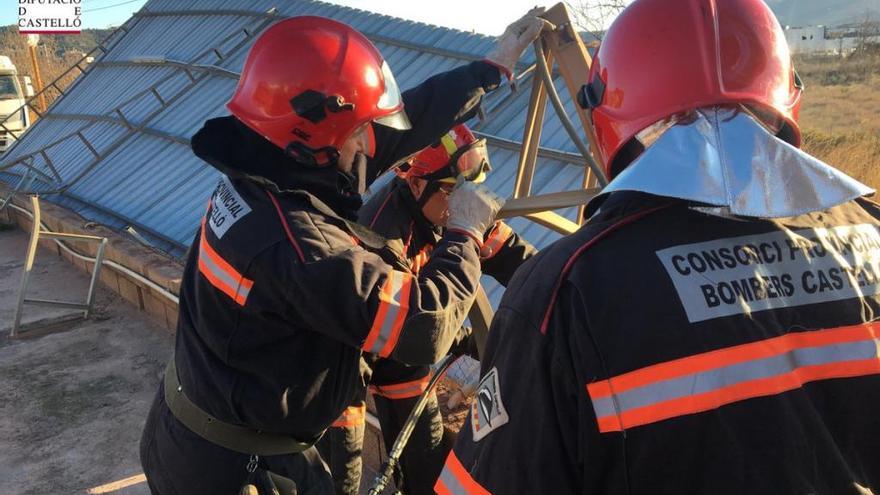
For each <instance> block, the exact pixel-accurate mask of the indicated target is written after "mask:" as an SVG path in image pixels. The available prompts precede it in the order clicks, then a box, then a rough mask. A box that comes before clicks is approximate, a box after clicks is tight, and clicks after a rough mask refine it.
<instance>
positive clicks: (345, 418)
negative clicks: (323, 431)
mask: <svg viewBox="0 0 880 495" xmlns="http://www.w3.org/2000/svg"><path fill="white" fill-rule="evenodd" d="M366 414H367V405H366V404H361V405H359V406H350V407H346V408H345V410H344V411H342V414H341V415H340V416H339V419H337V420H336V421H334V422H333V423H331V424H330V426H332V427H334V428H344V427H349V426H361V425H363V424H364V423H365V419H366Z"/></svg>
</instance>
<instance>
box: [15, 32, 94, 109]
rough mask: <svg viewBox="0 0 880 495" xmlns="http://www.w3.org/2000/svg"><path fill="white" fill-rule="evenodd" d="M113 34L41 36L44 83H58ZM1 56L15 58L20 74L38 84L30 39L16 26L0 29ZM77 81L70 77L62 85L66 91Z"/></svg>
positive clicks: (39, 57) (50, 96)
mask: <svg viewBox="0 0 880 495" xmlns="http://www.w3.org/2000/svg"><path fill="white" fill-rule="evenodd" d="M110 33H111V30H109V29H86V30H84V31H83V32H82V33H81V34H79V35H66V36H55V35H52V36H41V37H40V42H39V44H38V45H37V60H38V61H39V63H40V73H41V75H42V76H43V83H44V84H46V85H48V84H49V83H50V82H52V81H53V80H55V79H56V78H57V77H58V76H60V75H61V74H62V73H63V72H64V71H65V70H67V69H68V68H69V67H70V66H72V65H73V64H75V63H76V62H77V61H78V60H79V59H80V58H82V56H83V54H84V53H88V52H89V51H90V50H91V49H93V48H94V47H95V46H97V45H98V43H100V41H101V40H102V39H104V38H105V37H106V36H107V35H109V34H110ZM0 55H6V56H8V57H9V58H11V59H12V63H14V64H15V66H16V67H17V68H18V72H19V74H21V75H23V76H30V77H31V80H35V79H34V75H33V66H32V64H31V59H30V55H29V54H28V47H27V38H26V37H25V36H22V35H20V34H18V28H17V27H16V26H14V25H10V26H0ZM76 74H78V72H77V73H76ZM74 78H75V77H73V76H72V77H67V78H65V79H64V80H62V81H60V84H59V85H60V86H62V87H66V86H67V85H68V84H70V83H71V82H72V81H73V79H74ZM55 93H56V92H55V91H54V90H50V92H49V94H48V101H47V103H48V104H51V102H52V100H53V99H54V98H55V97H56V96H57V94H55Z"/></svg>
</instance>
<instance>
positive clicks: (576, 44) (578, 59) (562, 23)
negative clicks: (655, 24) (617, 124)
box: [508, 3, 604, 234]
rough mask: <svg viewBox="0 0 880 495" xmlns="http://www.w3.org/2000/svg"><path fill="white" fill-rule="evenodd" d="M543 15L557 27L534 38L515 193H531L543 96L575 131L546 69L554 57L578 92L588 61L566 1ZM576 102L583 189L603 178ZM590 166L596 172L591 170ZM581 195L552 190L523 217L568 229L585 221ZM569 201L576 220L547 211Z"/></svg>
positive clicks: (563, 230)
mask: <svg viewBox="0 0 880 495" xmlns="http://www.w3.org/2000/svg"><path fill="white" fill-rule="evenodd" d="M542 17H544V18H545V19H547V20H548V21H550V22H551V23H553V24H554V25H555V26H556V29H554V30H552V31H549V32H544V33H542V34H541V36H540V38H539V39H538V40H537V41H536V42H535V52H536V53H535V60H536V64H537V66H538V67H537V69H536V72H537V73H538V74H537V75H536V77H533V79H532V93H531V98H530V100H529V108H528V111H527V113H526V127H525V129H524V131H523V142H522V151H521V154H520V161H519V167H518V170H517V177H516V183H515V186H514V192H513V197H514V199H519V198H526V197H530V192H531V184H532V179H533V177H534V173H535V166H536V162H537V157H538V156H539V145H538V142H539V141H540V138H541V127H542V124H543V117H544V110H545V108H546V106H547V100H548V96H549V97H550V99H551V100H552V103H553V106H554V110H555V111H556V112H557V114H558V115H559V118H560V119H561V120H562V121H563V124H564V125H565V127H566V131H567V132H568V133H569V134H571V137H572V139H575V138H577V137H578V136H577V133H576V132H575V130H574V128H573V126H572V125H571V121H570V120H569V119H568V115H567V114H565V109H564V108H563V107H562V104H561V102H560V101H559V97H558V95H557V94H556V89H555V87H548V84H552V83H553V79H552V75H551V71H552V68H553V62H554V61H555V62H556V64H557V65H558V67H559V74H560V75H561V76H562V79H563V80H564V81H565V85H566V88H567V89H568V91H569V93H570V94H571V95H572V96H574V95H576V94H577V92H578V91H579V90H580V87H581V85H582V84H583V81H586V80H587V78H588V74H589V70H590V64H591V63H592V59H591V58H590V54H589V52H588V51H587V49H586V46H585V45H584V42H583V40H581V38H580V36H579V35H578V33H577V31H576V30H575V29H574V28H573V27H572V24H571V20H570V16H569V14H568V10H567V8H566V7H565V4H563V3H558V4H556V5H555V6H553V7H552V8H550V9H549V10H548V11H547V12H546V13H544V15H543V16H542ZM548 93H549V95H548ZM572 100H573V101H575V100H576V99H575V98H573V99H572ZM575 107H576V111H577V114H578V116H579V118H580V121H581V125H582V126H583V129H584V133H585V134H586V137H587V141H588V142H589V149H587V148H586V145H584V144H583V143H582V142H581V141H580V139H579V138H578V139H577V141H576V144H577V145H578V148H579V149H580V151H581V153H582V155H583V156H582V157H581V160H578V163H582V164H584V165H589V166H587V167H585V168H584V178H583V181H582V182H581V187H582V190H590V188H591V187H594V186H596V185H598V184H600V183H602V184H604V178H602V180H599V173H600V172H601V170H600V168H599V167H598V165H596V163H595V160H593V157H595V156H599V155H598V153H597V147H596V139H595V136H594V135H593V133H592V132H591V130H590V129H591V121H590V116H589V114H588V113H587V112H586V111H585V110H584V109H582V108H580V107H579V106H578V105H575ZM591 155H592V156H591ZM594 169H595V171H596V173H594V172H593V170H594ZM543 196H547V195H540V196H531V198H532V199H537V198H541V197H543ZM590 197H592V196H590ZM548 198H551V197H549V196H548ZM563 198H565V199H569V200H571V201H572V203H570V204H563V203H564V202H560V200H561V199H563ZM586 201H588V198H587V197H586V196H584V197H580V198H579V197H578V196H576V195H569V196H568V197H565V196H559V195H557V196H556V197H552V198H551V199H548V200H547V201H545V202H544V205H545V206H548V207H549V206H554V207H555V208H548V209H547V210H545V211H534V210H529V211H528V213H527V214H525V217H526V218H528V219H530V220H532V221H534V222H536V223H539V224H541V225H544V226H545V227H548V228H551V229H553V230H556V231H557V232H561V233H563V234H570V233H572V232H573V231H574V230H576V229H577V227H579V226H580V225H581V224H582V223H583V222H584V212H585V208H586ZM532 204H533V205H535V204H537V205H540V204H541V203H540V202H533V203H532ZM569 206H577V207H578V215H577V221H575V222H572V221H570V220H568V219H566V218H564V217H562V216H561V215H558V214H556V213H554V212H552V211H550V210H551V209H558V208H562V207H569ZM515 211H516V207H514V206H513V205H510V206H508V213H509V214H511V215H515V213H511V212H515Z"/></svg>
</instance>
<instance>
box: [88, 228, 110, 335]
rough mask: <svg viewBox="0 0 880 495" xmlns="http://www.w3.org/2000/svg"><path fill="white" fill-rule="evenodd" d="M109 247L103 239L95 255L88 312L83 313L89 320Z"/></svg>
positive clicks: (105, 239)
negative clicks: (105, 252)
mask: <svg viewBox="0 0 880 495" xmlns="http://www.w3.org/2000/svg"><path fill="white" fill-rule="evenodd" d="M106 246H107V238H106V237H105V238H103V239H101V243H100V244H98V252H97V254H96V255H95V268H93V269H92V280H91V281H90V282H89V295H88V297H87V298H86V310H85V311H83V318H88V317H89V313H90V312H91V311H92V304H94V302H95V287H96V285H97V283H98V277H99V276H100V275H101V263H102V262H103V261H104V248H105V247H106Z"/></svg>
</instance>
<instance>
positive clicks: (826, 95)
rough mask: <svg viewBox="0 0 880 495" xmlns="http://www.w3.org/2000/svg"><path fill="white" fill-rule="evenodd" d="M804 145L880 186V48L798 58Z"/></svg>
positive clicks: (851, 173) (823, 158)
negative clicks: (802, 85)
mask: <svg viewBox="0 0 880 495" xmlns="http://www.w3.org/2000/svg"><path fill="white" fill-rule="evenodd" d="M796 64H797V68H798V71H799V73H800V74H801V77H802V78H803V79H804V83H805V84H806V91H805V93H804V101H803V105H802V106H801V116H800V124H801V128H802V129H803V133H804V144H803V147H804V149H805V150H806V151H807V152H808V153H810V154H812V155H814V156H816V157H818V158H820V159H822V160H824V161H825V162H827V163H830V164H831V165H834V166H835V167H837V168H839V169H841V170H843V171H844V172H846V173H848V174H849V175H851V176H853V177H855V178H856V179H858V180H860V181H862V182H864V183H865V184H868V185H869V186H871V187H874V188H876V189H880V53H870V54H867V55H862V56H856V57H851V58H850V59H840V58H831V57H828V58H811V59H801V60H797V61H796Z"/></svg>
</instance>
